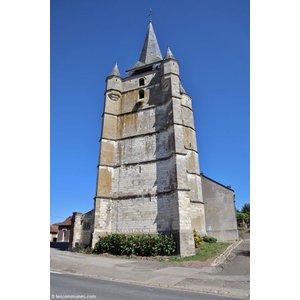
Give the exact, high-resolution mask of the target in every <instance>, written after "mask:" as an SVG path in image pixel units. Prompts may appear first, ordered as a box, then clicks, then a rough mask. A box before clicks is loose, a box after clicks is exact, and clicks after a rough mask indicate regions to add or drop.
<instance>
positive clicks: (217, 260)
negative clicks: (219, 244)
mask: <svg viewBox="0 0 300 300" xmlns="http://www.w3.org/2000/svg"><path fill="white" fill-rule="evenodd" d="M242 242H243V240H240V241H236V242H234V243H233V244H231V245H230V246H228V248H226V250H225V251H224V252H223V253H221V254H220V255H219V256H218V257H217V258H215V260H214V261H213V262H212V263H211V264H210V265H211V266H212V267H216V266H218V265H220V264H222V263H223V262H224V261H225V260H226V258H227V257H228V256H229V255H230V253H231V252H232V251H233V250H234V249H235V248H236V247H237V246H239V245H240V244H241V243H242Z"/></svg>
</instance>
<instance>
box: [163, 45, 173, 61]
mask: <svg viewBox="0 0 300 300" xmlns="http://www.w3.org/2000/svg"><path fill="white" fill-rule="evenodd" d="M169 58H173V59H175V57H174V55H173V53H172V51H171V49H170V47H168V49H167V53H166V55H165V58H164V59H169Z"/></svg>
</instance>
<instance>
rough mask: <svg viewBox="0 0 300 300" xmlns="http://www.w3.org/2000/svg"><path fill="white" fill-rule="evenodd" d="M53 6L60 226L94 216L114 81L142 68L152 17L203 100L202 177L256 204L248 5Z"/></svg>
mask: <svg viewBox="0 0 300 300" xmlns="http://www.w3.org/2000/svg"><path fill="white" fill-rule="evenodd" d="M50 3H51V8H50V9H51V17H50V18H51V32H50V35H51V36H50V38H51V40H50V41H51V49H50V50H51V62H50V68H51V74H50V79H51V86H50V88H51V111H50V112H51V115H50V118H51V125H50V126H51V133H50V137H51V146H50V147H51V148H50V150H51V166H50V171H51V175H50V189H51V202H50V221H51V223H53V222H57V221H61V220H63V219H64V218H66V217H67V216H69V215H71V214H72V212H73V211H81V212H86V211H88V210H90V209H92V208H93V197H94V196H95V188H96V175H97V168H96V166H97V162H98V151H99V142H98V141H99V138H100V133H101V114H102V109H103V100H104V95H103V93H104V90H105V78H106V76H107V75H108V74H109V72H110V71H111V69H112V68H113V66H114V64H115V62H116V61H117V62H118V65H119V69H120V71H121V73H122V75H124V73H125V70H126V69H127V68H129V67H130V66H132V65H133V64H134V63H135V62H136V61H137V60H138V58H139V55H140V51H141V49H142V45H143V41H144V37H145V34H146V30H147V26H148V13H149V8H152V11H153V15H152V22H153V26H154V30H155V32H156V36H157V38H158V42H159V45H160V49H161V51H162V54H163V56H164V54H165V52H166V49H167V47H168V46H170V47H171V50H172V52H173V54H174V56H175V57H176V58H177V59H178V60H179V61H180V67H181V69H180V71H181V79H182V83H183V86H184V88H185V90H186V91H187V92H188V93H189V94H190V95H191V97H192V99H193V110H194V117H195V126H196V130H197V142H198V151H199V159H200V168H201V171H202V172H204V174H205V175H207V176H208V177H211V178H213V179H214V180H216V181H219V182H221V183H222V184H224V185H229V184H230V185H231V186H232V188H233V189H234V190H235V193H236V207H237V208H241V206H242V205H243V204H244V203H246V202H249V201H250V188H249V185H250V179H249V175H250V174H249V172H250V171H249V160H250V159H249V158H250V153H249V152H250V149H249V148H250V145H249V144H250V137H249V119H250V110H249V109H250V101H249V97H250V95H249V94H250V92H249V88H250V86H249V76H250V70H249V63H250V61H249V60H250V59H249V51H250V48H249V46H250V45H249V34H250V33H249V17H250V16H249V1H248V0H226V1H225V0H194V1H192V0H186V1H176V0H175V1H174V0H172V1H170V0H167V1H150V0H149V1H133V0H127V1H121V0H115V1H100V0H88V1H85V0H51V2H50Z"/></svg>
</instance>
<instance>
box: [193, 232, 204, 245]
mask: <svg viewBox="0 0 300 300" xmlns="http://www.w3.org/2000/svg"><path fill="white" fill-rule="evenodd" d="M194 242H195V247H196V248H199V247H200V245H201V242H202V239H201V237H200V235H199V233H198V232H197V231H196V229H194Z"/></svg>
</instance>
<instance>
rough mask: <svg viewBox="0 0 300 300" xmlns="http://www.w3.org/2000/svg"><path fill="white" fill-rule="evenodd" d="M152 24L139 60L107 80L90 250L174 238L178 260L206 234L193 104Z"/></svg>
mask: <svg viewBox="0 0 300 300" xmlns="http://www.w3.org/2000/svg"><path fill="white" fill-rule="evenodd" d="M179 70H180V68H179V62H178V60H177V59H176V58H175V57H174V55H173V53H172V52H171V50H170V48H168V49H167V51H166V54H165V56H164V57H162V54H161V51H160V48H159V45H158V42H157V38H156V35H155V33H154V29H153V26H152V23H151V22H150V23H149V26H148V30H147V33H146V37H145V41H144V45H143V48H142V51H141V55H140V58H139V60H138V61H137V63H136V64H134V65H133V66H132V67H131V68H129V69H128V70H127V71H126V76H125V77H122V76H121V74H120V71H119V69H118V66H117V64H116V65H115V66H114V68H113V70H112V72H111V73H110V75H109V76H108V77H107V78H106V91H105V104H104V112H103V121H102V133H101V139H100V155H99V164H98V175H97V186H96V196H95V198H94V214H95V215H94V224H93V226H94V230H93V241H92V246H94V245H95V243H96V242H97V241H98V238H99V236H103V235H106V234H110V233H125V234H141V233H143V234H157V233H173V234H174V235H175V237H176V240H177V245H178V251H179V253H180V255H181V256H189V255H193V254H194V253H195V247H194V237H193V229H196V230H197V231H198V232H199V233H200V234H201V235H204V234H205V233H206V230H205V214H204V203H203V196H202V184H201V176H200V169H199V159H198V151H197V142H196V131H195V126H194V118H193V110H192V100H191V98H190V96H189V95H188V94H187V93H186V92H185V90H184V88H183V86H182V83H181V79H180V72H179Z"/></svg>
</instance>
